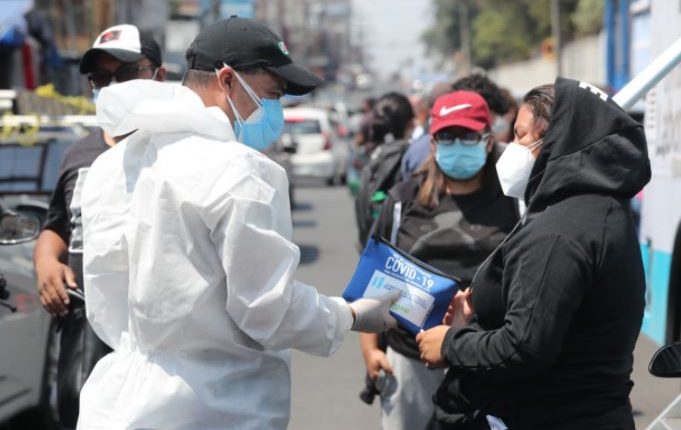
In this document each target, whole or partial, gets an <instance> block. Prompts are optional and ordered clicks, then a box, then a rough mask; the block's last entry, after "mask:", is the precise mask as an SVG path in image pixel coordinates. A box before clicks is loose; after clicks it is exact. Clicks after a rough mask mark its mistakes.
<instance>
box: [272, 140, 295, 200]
mask: <svg viewBox="0 0 681 430" xmlns="http://www.w3.org/2000/svg"><path fill="white" fill-rule="evenodd" d="M297 146H298V144H297V142H296V141H295V138H294V137H293V136H291V134H289V133H284V134H282V135H281V137H280V138H279V139H278V140H277V141H276V142H275V143H274V145H272V146H271V147H269V148H267V149H266V150H265V151H264V154H265V155H267V156H268V157H270V158H271V159H272V160H274V161H275V162H277V163H278V164H279V165H280V166H281V167H283V168H284V170H286V176H288V197H289V203H290V205H291V209H293V207H294V206H295V192H294V190H295V182H294V181H293V163H292V162H291V157H292V156H293V154H295V153H296V150H297Z"/></svg>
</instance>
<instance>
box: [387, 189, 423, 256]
mask: <svg viewBox="0 0 681 430" xmlns="http://www.w3.org/2000/svg"><path fill="white" fill-rule="evenodd" d="M419 182H420V179H419V178H411V179H408V180H406V181H403V182H400V183H398V184H397V185H395V186H394V187H392V188H391V189H390V191H389V192H388V193H389V194H390V197H391V198H392V200H393V222H392V227H391V229H390V243H391V244H392V245H395V246H397V234H398V232H399V230H400V226H401V225H402V208H403V205H409V204H410V203H411V202H412V201H413V200H414V199H415V198H416V194H417V193H418V190H419Z"/></svg>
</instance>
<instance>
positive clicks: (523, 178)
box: [496, 139, 544, 199]
mask: <svg viewBox="0 0 681 430" xmlns="http://www.w3.org/2000/svg"><path fill="white" fill-rule="evenodd" d="M542 143H544V141H543V140H542V139H539V140H537V141H536V142H533V143H531V144H529V145H528V146H523V145H521V144H519V143H517V142H511V143H509V144H508V146H507V147H506V150H505V151H504V153H503V154H501V157H499V161H497V164H496V168H497V174H498V176H499V182H500V183H501V189H502V190H503V191H504V194H506V195H507V196H509V197H515V198H516V199H524V198H525V189H526V188H527V182H528V181H529V180H530V173H531V172H532V167H533V166H534V161H535V158H534V156H533V155H532V150H533V149H534V148H537V147H538V146H540V145H541V144H542Z"/></svg>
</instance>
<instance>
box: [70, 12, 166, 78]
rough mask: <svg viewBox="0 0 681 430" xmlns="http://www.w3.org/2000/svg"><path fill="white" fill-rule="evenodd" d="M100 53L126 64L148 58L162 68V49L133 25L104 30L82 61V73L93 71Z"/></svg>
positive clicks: (121, 25)
mask: <svg viewBox="0 0 681 430" xmlns="http://www.w3.org/2000/svg"><path fill="white" fill-rule="evenodd" d="M100 52H106V53H107V54H109V55H111V56H112V57H114V58H116V59H117V60H120V61H122V62H124V63H132V62H135V61H139V60H141V59H142V58H148V59H149V60H150V61H151V62H152V63H154V65H157V66H160V65H161V63H162V59H161V48H160V47H159V46H158V43H156V41H155V40H154V39H153V38H151V37H150V36H148V35H145V34H143V33H140V31H139V29H138V28H137V27H136V26H134V25H131V24H120V25H115V26H113V27H109V28H107V29H106V30H104V31H103V32H102V33H101V34H100V35H99V36H97V39H95V43H94V44H93V45H92V48H90V49H88V50H87V51H86V52H85V54H83V57H82V58H81V60H80V73H82V74H85V73H89V72H91V71H92V68H93V67H94V63H95V59H96V58H97V55H98V54H99V53H100Z"/></svg>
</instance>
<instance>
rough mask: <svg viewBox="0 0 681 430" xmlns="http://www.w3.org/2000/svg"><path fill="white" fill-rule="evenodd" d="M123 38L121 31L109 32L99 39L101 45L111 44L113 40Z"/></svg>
mask: <svg viewBox="0 0 681 430" xmlns="http://www.w3.org/2000/svg"><path fill="white" fill-rule="evenodd" d="M120 38H121V31H120V30H113V31H107V32H106V33H104V34H102V35H101V36H100V37H99V43H106V42H111V41H112V40H118V39H120Z"/></svg>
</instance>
